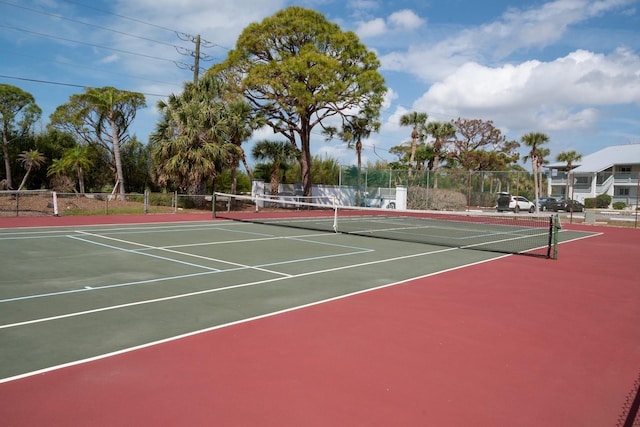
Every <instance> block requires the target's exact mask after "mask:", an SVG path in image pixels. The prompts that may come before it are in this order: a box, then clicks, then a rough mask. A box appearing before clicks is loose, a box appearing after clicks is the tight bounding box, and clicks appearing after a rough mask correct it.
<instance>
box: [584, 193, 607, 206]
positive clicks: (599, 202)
mask: <svg viewBox="0 0 640 427" xmlns="http://www.w3.org/2000/svg"><path fill="white" fill-rule="evenodd" d="M610 204H611V196H610V195H608V194H598V195H597V196H596V197H595V198H593V197H588V198H586V199H584V207H585V208H587V209H593V208H596V209H606V208H608V207H609V205H610Z"/></svg>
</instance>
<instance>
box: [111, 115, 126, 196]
mask: <svg viewBox="0 0 640 427" xmlns="http://www.w3.org/2000/svg"><path fill="white" fill-rule="evenodd" d="M113 115H114V112H113V111H112V112H111V114H110V116H109V122H110V124H111V142H112V143H113V160H114V162H115V164H116V176H117V182H116V185H117V186H119V188H118V190H119V193H120V200H122V201H123V202H124V201H126V193H125V187H124V172H123V171H122V158H121V157H120V140H119V138H118V124H117V123H116V121H115V118H114V117H113Z"/></svg>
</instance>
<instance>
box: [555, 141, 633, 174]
mask: <svg viewBox="0 0 640 427" xmlns="http://www.w3.org/2000/svg"><path fill="white" fill-rule="evenodd" d="M630 164H640V144H626V145H612V146H611V147H607V148H603V149H602V150H600V151H596V152H595V153H592V154H589V155H586V156H583V157H582V160H580V161H578V162H575V163H574V166H577V167H574V168H573V171H574V172H600V171H603V170H606V169H608V168H610V167H612V166H613V165H630ZM566 165H567V164H566V163H563V162H556V163H551V164H548V165H547V167H548V168H550V169H561V168H563V167H564V166H566Z"/></svg>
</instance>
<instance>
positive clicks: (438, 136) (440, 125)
mask: <svg viewBox="0 0 640 427" xmlns="http://www.w3.org/2000/svg"><path fill="white" fill-rule="evenodd" d="M427 132H428V133H429V134H430V135H431V136H433V138H434V142H433V163H432V164H431V165H430V167H429V170H433V172H434V175H435V177H434V179H433V188H438V167H439V166H440V158H441V157H442V155H443V154H444V152H445V148H446V144H447V142H449V140H450V139H451V138H453V137H454V136H455V134H456V127H455V126H454V125H453V123H451V122H429V123H428V124H427Z"/></svg>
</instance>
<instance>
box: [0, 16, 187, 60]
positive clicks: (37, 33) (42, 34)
mask: <svg viewBox="0 0 640 427" xmlns="http://www.w3.org/2000/svg"><path fill="white" fill-rule="evenodd" d="M0 27H3V28H8V29H10V30H15V31H20V32H23V33H27V34H34V35H37V36H41V37H48V38H51V39H56V40H62V41H65V42H69V43H77V44H81V45H85V46H90V47H97V48H99V49H105V50H111V51H114V52H120V53H125V54H127V55H135V56H141V57H144V58H149V59H155V60H158V61H167V62H173V63H174V64H175V63H176V61H175V60H173V59H167V58H160V57H157V56H152V55H145V54H144V53H135V52H129V51H126V50H122V49H116V48H113V47H108V46H100V45H97V44H93V43H87V42H82V41H78V40H72V39H67V38H65V37H59V36H54V35H52V34H45V33H39V32H37V31H31V30H27V29H25V28H18V27H12V26H10V25H5V24H0Z"/></svg>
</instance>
